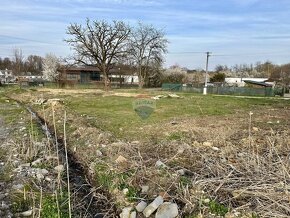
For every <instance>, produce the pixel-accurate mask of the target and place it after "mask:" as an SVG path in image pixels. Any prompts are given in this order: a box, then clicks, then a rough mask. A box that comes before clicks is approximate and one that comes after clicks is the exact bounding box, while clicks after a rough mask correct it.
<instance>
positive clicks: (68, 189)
mask: <svg viewBox="0 0 290 218" xmlns="http://www.w3.org/2000/svg"><path fill="white" fill-rule="evenodd" d="M63 134H64V149H65V162H66V176H67V192H68V209H69V217H70V218H71V199H70V183H69V165H68V156H67V143H66V111H64V121H63Z"/></svg>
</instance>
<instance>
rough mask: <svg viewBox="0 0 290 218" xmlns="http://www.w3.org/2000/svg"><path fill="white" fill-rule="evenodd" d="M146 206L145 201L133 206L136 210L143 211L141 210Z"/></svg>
mask: <svg viewBox="0 0 290 218" xmlns="http://www.w3.org/2000/svg"><path fill="white" fill-rule="evenodd" d="M146 207H147V203H146V202H145V201H140V202H139V204H137V206H136V207H135V208H136V210H137V211H138V212H140V213H141V212H143V210H144V209H145V208H146Z"/></svg>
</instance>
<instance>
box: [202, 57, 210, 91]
mask: <svg viewBox="0 0 290 218" xmlns="http://www.w3.org/2000/svg"><path fill="white" fill-rule="evenodd" d="M210 54H211V52H206V67H205V82H204V88H203V94H204V95H206V94H207V78H208V59H209V56H210Z"/></svg>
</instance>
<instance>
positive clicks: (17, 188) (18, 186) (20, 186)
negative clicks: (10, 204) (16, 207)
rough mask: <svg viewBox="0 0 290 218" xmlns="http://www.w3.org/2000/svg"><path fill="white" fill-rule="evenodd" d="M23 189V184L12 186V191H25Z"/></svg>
mask: <svg viewBox="0 0 290 218" xmlns="http://www.w3.org/2000/svg"><path fill="white" fill-rule="evenodd" d="M23 188H24V185H23V184H17V185H13V186H12V189H14V190H20V189H23Z"/></svg>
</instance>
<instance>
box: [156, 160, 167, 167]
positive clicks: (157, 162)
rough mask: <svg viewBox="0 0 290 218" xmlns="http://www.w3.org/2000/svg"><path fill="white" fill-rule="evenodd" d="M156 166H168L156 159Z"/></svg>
mask: <svg viewBox="0 0 290 218" xmlns="http://www.w3.org/2000/svg"><path fill="white" fill-rule="evenodd" d="M155 166H156V167H157V168H167V166H166V165H165V163H163V162H162V161H161V160H158V161H156V163H155Z"/></svg>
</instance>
